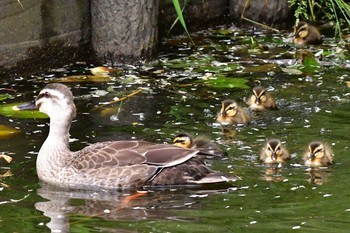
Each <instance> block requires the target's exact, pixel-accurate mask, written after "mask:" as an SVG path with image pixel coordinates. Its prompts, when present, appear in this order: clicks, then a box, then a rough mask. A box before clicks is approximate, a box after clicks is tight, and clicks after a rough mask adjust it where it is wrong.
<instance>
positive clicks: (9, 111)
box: [0, 103, 48, 119]
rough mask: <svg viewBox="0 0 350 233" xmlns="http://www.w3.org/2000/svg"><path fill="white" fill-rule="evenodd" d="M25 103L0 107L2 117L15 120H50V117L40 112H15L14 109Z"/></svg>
mask: <svg viewBox="0 0 350 233" xmlns="http://www.w3.org/2000/svg"><path fill="white" fill-rule="evenodd" d="M20 104H24V103H12V104H4V105H0V115H3V116H6V117H13V118H34V119H37V118H48V116H47V115H46V114H44V113H42V112H39V111H38V110H24V111H19V110H14V109H13V107H14V106H17V105H20Z"/></svg>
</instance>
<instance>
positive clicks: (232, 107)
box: [219, 100, 238, 118]
mask: <svg viewBox="0 0 350 233" xmlns="http://www.w3.org/2000/svg"><path fill="white" fill-rule="evenodd" d="M237 108H238V105H237V103H236V101H234V100H224V101H222V104H221V110H220V113H219V115H221V116H222V117H223V118H226V117H234V116H236V115H237Z"/></svg>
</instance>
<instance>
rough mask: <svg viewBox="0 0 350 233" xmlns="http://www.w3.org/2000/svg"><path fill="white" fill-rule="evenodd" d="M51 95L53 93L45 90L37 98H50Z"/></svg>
mask: <svg viewBox="0 0 350 233" xmlns="http://www.w3.org/2000/svg"><path fill="white" fill-rule="evenodd" d="M50 97H51V94H50V93H49V92H44V93H40V94H39V95H38V97H37V98H36V99H37V100H38V99H41V98H50Z"/></svg>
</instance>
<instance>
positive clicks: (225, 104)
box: [216, 100, 250, 125]
mask: <svg viewBox="0 0 350 233" xmlns="http://www.w3.org/2000/svg"><path fill="white" fill-rule="evenodd" d="M216 121H217V122H218V123H220V124H229V125H232V124H248V123H249V122H250V117H249V114H248V112H247V111H246V110H245V109H243V108H241V107H240V106H239V105H238V104H237V103H236V101H234V100H224V101H222V104H221V110H220V112H219V113H218V115H217V118H216Z"/></svg>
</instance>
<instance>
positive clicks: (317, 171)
mask: <svg viewBox="0 0 350 233" xmlns="http://www.w3.org/2000/svg"><path fill="white" fill-rule="evenodd" d="M307 174H308V175H309V179H308V181H309V182H310V184H316V185H322V184H324V183H325V182H327V180H328V177H329V176H330V174H331V173H330V171H329V170H328V168H322V167H321V168H309V169H307Z"/></svg>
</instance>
